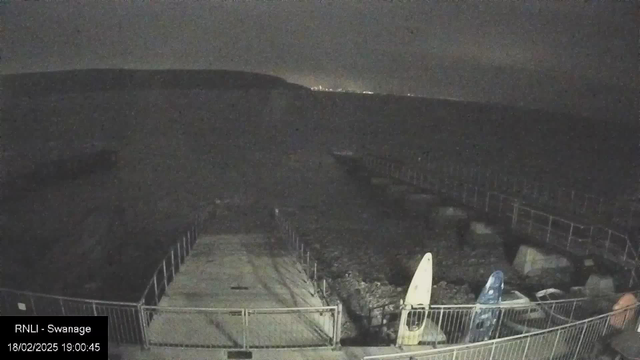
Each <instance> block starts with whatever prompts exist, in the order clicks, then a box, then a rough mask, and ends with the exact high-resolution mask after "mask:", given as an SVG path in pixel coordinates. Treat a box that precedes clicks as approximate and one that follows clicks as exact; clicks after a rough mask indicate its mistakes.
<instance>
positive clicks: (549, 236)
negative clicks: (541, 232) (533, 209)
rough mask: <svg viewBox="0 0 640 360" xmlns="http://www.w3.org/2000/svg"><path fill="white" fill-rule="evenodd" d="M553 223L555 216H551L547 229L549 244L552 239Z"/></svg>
mask: <svg viewBox="0 0 640 360" xmlns="http://www.w3.org/2000/svg"><path fill="white" fill-rule="evenodd" d="M552 221H553V216H551V215H549V227H548V228H547V242H549V240H550V238H551V222H552Z"/></svg>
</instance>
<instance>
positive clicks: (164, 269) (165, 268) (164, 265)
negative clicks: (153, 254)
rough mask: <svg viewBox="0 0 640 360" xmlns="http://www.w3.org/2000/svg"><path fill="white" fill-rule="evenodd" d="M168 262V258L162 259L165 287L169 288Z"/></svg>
mask: <svg viewBox="0 0 640 360" xmlns="http://www.w3.org/2000/svg"><path fill="white" fill-rule="evenodd" d="M166 264H167V262H166V259H164V260H162V272H163V274H164V289H165V291H166V290H167V265H166Z"/></svg>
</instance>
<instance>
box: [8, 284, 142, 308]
mask: <svg viewBox="0 0 640 360" xmlns="http://www.w3.org/2000/svg"><path fill="white" fill-rule="evenodd" d="M3 291H6V292H11V293H14V294H18V295H26V296H36V297H46V298H50V299H58V300H69V301H78V302H91V303H101V304H106V305H131V306H136V305H137V303H134V302H126V301H108V300H99V299H86V298H74V297H69V296H58V295H50V294H41V293H34V292H30V291H21V290H13V289H7V288H0V292H3Z"/></svg>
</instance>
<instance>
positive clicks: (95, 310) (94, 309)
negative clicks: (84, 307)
mask: <svg viewBox="0 0 640 360" xmlns="http://www.w3.org/2000/svg"><path fill="white" fill-rule="evenodd" d="M91 304H92V305H93V316H98V310H97V309H96V302H95V301H92V302H91Z"/></svg>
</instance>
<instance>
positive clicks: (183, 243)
mask: <svg viewBox="0 0 640 360" xmlns="http://www.w3.org/2000/svg"><path fill="white" fill-rule="evenodd" d="M185 242H186V240H185V238H184V236H183V237H182V251H184V261H185V262H186V261H187V246H186V244H185Z"/></svg>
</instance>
